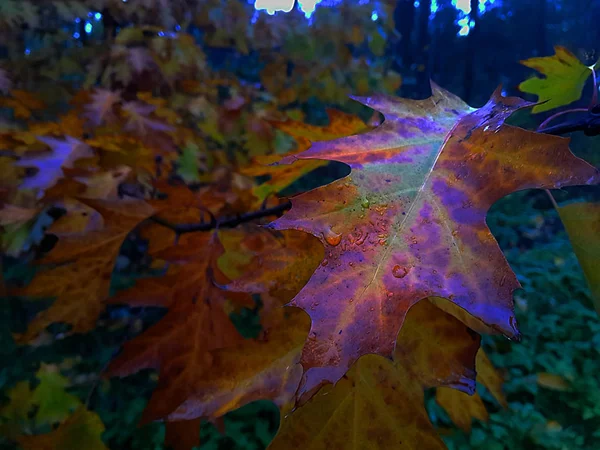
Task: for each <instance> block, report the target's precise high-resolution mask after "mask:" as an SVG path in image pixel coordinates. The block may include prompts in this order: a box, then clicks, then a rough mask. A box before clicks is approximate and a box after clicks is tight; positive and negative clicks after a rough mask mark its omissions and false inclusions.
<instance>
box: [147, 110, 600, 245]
mask: <svg viewBox="0 0 600 450" xmlns="http://www.w3.org/2000/svg"><path fill="white" fill-rule="evenodd" d="M573 131H583V132H584V133H585V134H586V135H587V136H597V135H600V106H596V107H594V108H592V109H590V110H589V111H588V115H587V117H585V118H583V119H579V120H576V121H570V122H563V123H561V124H560V125H554V126H552V127H547V128H544V129H540V130H538V132H539V133H545V134H554V135H561V134H567V133H571V132H573ZM291 207H292V203H291V202H290V201H289V200H288V201H287V202H285V203H281V204H280V205H277V206H274V207H272V208H261V209H259V210H258V211H252V212H249V213H246V214H240V215H237V216H235V217H229V218H228V217H224V218H221V219H215V218H214V217H212V220H211V221H210V222H204V221H202V222H199V223H184V224H174V223H171V222H169V221H167V220H164V219H161V218H160V217H156V216H155V217H152V218H151V219H150V220H152V221H154V222H155V223H157V224H159V225H162V226H164V227H166V228H169V229H171V230H173V231H174V232H175V233H177V235H181V234H185V233H192V232H195V231H210V230H214V229H216V228H235V227H237V226H238V225H241V224H243V223H246V222H252V221H253V220H256V219H260V218H262V217H268V216H277V215H280V214H283V213H284V212H285V211H287V210H288V209H290V208H291Z"/></svg>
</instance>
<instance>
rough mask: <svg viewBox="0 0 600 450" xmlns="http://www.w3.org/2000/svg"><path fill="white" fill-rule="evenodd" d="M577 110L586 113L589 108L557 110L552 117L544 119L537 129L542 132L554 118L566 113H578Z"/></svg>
mask: <svg viewBox="0 0 600 450" xmlns="http://www.w3.org/2000/svg"><path fill="white" fill-rule="evenodd" d="M576 112H584V113H586V112H588V109H587V108H573V109H566V110H564V111H560V112H557V113H556V114H552V115H551V116H550V117H548V118H547V119H546V120H544V121H543V122H542V123H541V124H540V126H539V127H538V129H537V131H538V132H539V133H541V132H542V130H543V129H544V128H546V127H547V126H548V124H549V123H550V122H552V121H553V120H554V119H556V118H557V117H560V116H563V115H565V114H571V113H576Z"/></svg>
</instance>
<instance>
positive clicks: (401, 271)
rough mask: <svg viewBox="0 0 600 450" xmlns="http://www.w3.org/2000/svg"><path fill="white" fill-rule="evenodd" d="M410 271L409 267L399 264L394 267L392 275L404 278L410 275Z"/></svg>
mask: <svg viewBox="0 0 600 450" xmlns="http://www.w3.org/2000/svg"><path fill="white" fill-rule="evenodd" d="M408 272H410V269H409V268H406V267H402V266H399V265H398V264H396V265H395V266H394V267H393V268H392V275H394V276H395V277H396V278H404V277H405V276H406V275H408Z"/></svg>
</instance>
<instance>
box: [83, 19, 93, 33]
mask: <svg viewBox="0 0 600 450" xmlns="http://www.w3.org/2000/svg"><path fill="white" fill-rule="evenodd" d="M85 32H86V33H87V34H90V33H91V32H92V24H91V23H89V22H86V23H85Z"/></svg>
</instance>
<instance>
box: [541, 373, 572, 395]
mask: <svg viewBox="0 0 600 450" xmlns="http://www.w3.org/2000/svg"><path fill="white" fill-rule="evenodd" d="M537 384H538V385H540V386H542V387H545V388H548V389H553V390H555V391H568V390H569V389H571V384H570V383H569V382H568V381H567V380H565V379H564V378H563V377H561V376H560V375H555V374H552V373H548V372H540V373H538V374H537Z"/></svg>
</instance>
